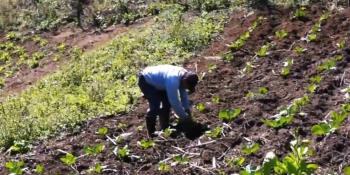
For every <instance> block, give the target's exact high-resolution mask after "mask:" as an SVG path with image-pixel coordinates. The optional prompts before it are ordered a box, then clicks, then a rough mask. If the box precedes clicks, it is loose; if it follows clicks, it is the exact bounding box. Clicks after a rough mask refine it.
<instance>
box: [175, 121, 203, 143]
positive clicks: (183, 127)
mask: <svg viewBox="0 0 350 175" xmlns="http://www.w3.org/2000/svg"><path fill="white" fill-rule="evenodd" d="M178 129H179V131H182V132H184V134H185V136H186V138H188V139H190V140H194V139H196V138H198V137H200V136H202V135H203V134H204V132H205V131H207V130H208V127H207V126H205V125H202V124H200V123H197V122H194V121H192V120H183V121H180V122H179V126H178Z"/></svg>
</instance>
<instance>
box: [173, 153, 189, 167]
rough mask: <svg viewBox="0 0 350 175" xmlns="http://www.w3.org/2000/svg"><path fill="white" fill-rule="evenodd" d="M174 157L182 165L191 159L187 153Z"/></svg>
mask: <svg viewBox="0 0 350 175" xmlns="http://www.w3.org/2000/svg"><path fill="white" fill-rule="evenodd" d="M173 159H174V161H175V162H176V163H178V164H181V165H186V164H188V162H189V161H190V159H189V158H188V157H186V156H185V155H176V156H174V157H173Z"/></svg>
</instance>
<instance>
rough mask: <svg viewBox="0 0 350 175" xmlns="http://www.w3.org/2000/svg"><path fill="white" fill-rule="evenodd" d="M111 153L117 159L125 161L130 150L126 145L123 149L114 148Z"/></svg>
mask: <svg viewBox="0 0 350 175" xmlns="http://www.w3.org/2000/svg"><path fill="white" fill-rule="evenodd" d="M146 149H147V148H146ZM113 153H114V154H115V155H116V156H117V157H118V158H119V159H126V158H128V157H129V155H130V150H129V148H128V145H125V146H124V147H123V148H118V147H116V148H115V149H114V150H113Z"/></svg>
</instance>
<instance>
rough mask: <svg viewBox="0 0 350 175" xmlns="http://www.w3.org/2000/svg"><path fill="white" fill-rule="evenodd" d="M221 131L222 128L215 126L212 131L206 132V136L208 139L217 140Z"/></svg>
mask: <svg viewBox="0 0 350 175" xmlns="http://www.w3.org/2000/svg"><path fill="white" fill-rule="evenodd" d="M223 130H224V128H223V127H220V126H217V127H215V128H214V129H212V130H210V131H207V132H206V135H207V136H208V137H210V138H213V139H217V138H220V137H221V134H222V132H223Z"/></svg>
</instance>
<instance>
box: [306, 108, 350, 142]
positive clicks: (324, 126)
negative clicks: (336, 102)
mask: <svg viewBox="0 0 350 175" xmlns="http://www.w3.org/2000/svg"><path fill="white" fill-rule="evenodd" d="M348 114H349V112H348V111H346V110H342V111H340V112H335V111H332V112H331V113H330V115H331V119H330V121H324V122H322V123H320V124H317V125H314V126H312V128H311V132H312V134H313V135H316V136H325V135H328V134H330V133H333V132H335V130H337V129H338V128H339V127H340V125H341V124H342V123H343V121H344V120H345V119H346V118H347V116H348Z"/></svg>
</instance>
